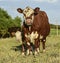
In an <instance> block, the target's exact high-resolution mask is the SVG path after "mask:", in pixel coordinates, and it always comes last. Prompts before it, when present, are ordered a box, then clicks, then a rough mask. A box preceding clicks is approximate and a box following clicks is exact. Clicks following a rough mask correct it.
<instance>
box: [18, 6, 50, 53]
mask: <svg viewBox="0 0 60 63" xmlns="http://www.w3.org/2000/svg"><path fill="white" fill-rule="evenodd" d="M17 11H18V12H19V13H22V14H23V15H24V22H23V27H22V34H23V42H24V41H26V43H27V45H28V54H29V51H31V46H30V43H31V42H32V41H33V42H34V46H35V54H37V52H39V46H40V42H42V46H43V51H45V42H46V37H47V36H48V35H49V33H50V25H49V20H48V16H47V14H46V13H45V12H44V11H41V10H40V8H39V7H36V8H35V9H32V8H30V7H26V8H25V9H21V8H18V9H17ZM22 51H24V46H23V45H22Z"/></svg>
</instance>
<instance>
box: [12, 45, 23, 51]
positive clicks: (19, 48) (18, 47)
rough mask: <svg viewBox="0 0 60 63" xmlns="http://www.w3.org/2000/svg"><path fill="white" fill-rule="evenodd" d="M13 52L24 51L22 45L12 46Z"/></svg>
mask: <svg viewBox="0 0 60 63" xmlns="http://www.w3.org/2000/svg"><path fill="white" fill-rule="evenodd" d="M11 50H14V51H22V45H18V46H12V48H11Z"/></svg>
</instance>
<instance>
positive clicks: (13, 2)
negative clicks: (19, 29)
mask: <svg viewBox="0 0 60 63" xmlns="http://www.w3.org/2000/svg"><path fill="white" fill-rule="evenodd" d="M59 2H60V1H59V0H33V1H32V0H22V1H20V0H0V8H3V9H4V10H6V11H7V12H8V14H9V15H10V16H12V18H14V17H16V16H19V17H20V18H21V19H22V20H23V15H22V14H20V13H18V12H17V8H22V9H24V8H25V7H27V6H29V7H31V8H33V9H34V8H35V7H39V8H40V9H41V10H42V11H45V12H46V13H47V15H48V18H49V23H50V24H55V25H56V24H58V25H60V13H59V11H60V7H59V6H60V3H59Z"/></svg>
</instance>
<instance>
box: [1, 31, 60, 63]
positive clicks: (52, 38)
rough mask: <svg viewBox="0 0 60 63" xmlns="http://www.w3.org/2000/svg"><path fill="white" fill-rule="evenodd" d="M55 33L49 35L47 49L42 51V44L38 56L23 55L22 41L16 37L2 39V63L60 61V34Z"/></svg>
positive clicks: (52, 62)
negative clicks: (18, 40)
mask: <svg viewBox="0 0 60 63" xmlns="http://www.w3.org/2000/svg"><path fill="white" fill-rule="evenodd" d="M55 32H56V31H55ZM53 33H54V31H52V32H51V34H52V35H51V34H50V35H49V36H48V37H47V41H46V51H45V52H42V44H41V45H40V53H39V54H38V55H36V56H34V55H29V56H27V55H26V56H22V55H21V43H19V42H17V41H16V39H15V37H13V38H6V39H0V63H60V35H59V36H56V35H54V34H55V33H54V34H53Z"/></svg>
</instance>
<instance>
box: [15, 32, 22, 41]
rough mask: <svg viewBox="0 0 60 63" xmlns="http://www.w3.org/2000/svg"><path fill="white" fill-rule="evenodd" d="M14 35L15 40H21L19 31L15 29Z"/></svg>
mask: <svg viewBox="0 0 60 63" xmlns="http://www.w3.org/2000/svg"><path fill="white" fill-rule="evenodd" d="M15 37H16V40H17V41H19V42H22V36H21V32H20V31H17V32H16V33H15Z"/></svg>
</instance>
